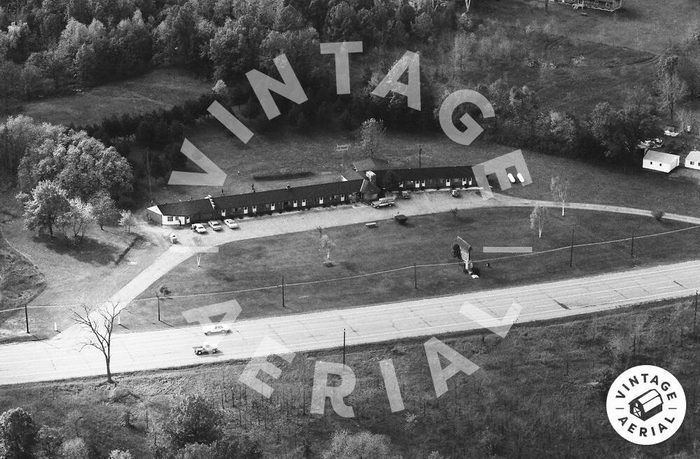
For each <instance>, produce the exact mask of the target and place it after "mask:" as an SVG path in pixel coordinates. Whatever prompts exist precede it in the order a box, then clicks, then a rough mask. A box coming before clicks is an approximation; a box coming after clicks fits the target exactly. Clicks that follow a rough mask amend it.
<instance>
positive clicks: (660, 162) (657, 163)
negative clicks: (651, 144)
mask: <svg viewBox="0 0 700 459" xmlns="http://www.w3.org/2000/svg"><path fill="white" fill-rule="evenodd" d="M680 162H681V158H680V156H678V155H672V154H670V153H664V152H662V151H655V150H649V151H647V153H646V154H645V155H644V159H643V161H642V167H643V168H644V169H650V170H653V171H659V172H666V173H669V172H671V171H672V170H673V169H675V168H676V167H678V166H679V165H680Z"/></svg>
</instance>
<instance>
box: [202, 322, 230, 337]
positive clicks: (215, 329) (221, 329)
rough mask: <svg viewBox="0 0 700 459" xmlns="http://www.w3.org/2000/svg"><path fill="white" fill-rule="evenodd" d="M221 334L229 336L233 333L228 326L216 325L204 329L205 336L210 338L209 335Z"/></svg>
mask: <svg viewBox="0 0 700 459" xmlns="http://www.w3.org/2000/svg"><path fill="white" fill-rule="evenodd" d="M218 333H221V334H223V335H227V334H229V333H231V327H229V326H228V325H226V324H214V325H209V326H208V327H206V328H205V329H204V334H205V335H207V336H209V335H215V334H218Z"/></svg>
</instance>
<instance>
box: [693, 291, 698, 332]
mask: <svg viewBox="0 0 700 459" xmlns="http://www.w3.org/2000/svg"><path fill="white" fill-rule="evenodd" d="M697 320H698V291H697V290H695V312H694V313H693V334H694V335H696V334H697V332H696V331H695V325H696V324H697Z"/></svg>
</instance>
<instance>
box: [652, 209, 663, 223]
mask: <svg viewBox="0 0 700 459" xmlns="http://www.w3.org/2000/svg"><path fill="white" fill-rule="evenodd" d="M651 216H652V217H654V220H656V221H657V222H660V221H661V220H663V218H664V211H663V210H655V211H653V212H652V213H651Z"/></svg>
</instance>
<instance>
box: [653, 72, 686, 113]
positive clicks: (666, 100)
mask: <svg viewBox="0 0 700 459" xmlns="http://www.w3.org/2000/svg"><path fill="white" fill-rule="evenodd" d="M657 87H658V90H659V95H660V97H661V106H662V107H663V108H665V109H667V110H668V112H669V116H670V117H671V119H673V118H674V114H675V107H676V105H677V104H678V102H680V101H682V100H683V99H684V98H685V97H687V96H688V94H689V90H688V85H687V84H686V82H685V81H683V79H681V77H679V76H678V73H677V72H672V73H664V74H663V75H661V77H660V78H659V80H658V81H657Z"/></svg>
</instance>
